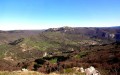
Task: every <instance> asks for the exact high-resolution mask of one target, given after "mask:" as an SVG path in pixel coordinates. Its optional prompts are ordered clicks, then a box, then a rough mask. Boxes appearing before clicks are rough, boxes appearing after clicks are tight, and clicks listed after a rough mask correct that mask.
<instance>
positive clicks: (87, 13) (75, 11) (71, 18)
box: [0, 0, 120, 30]
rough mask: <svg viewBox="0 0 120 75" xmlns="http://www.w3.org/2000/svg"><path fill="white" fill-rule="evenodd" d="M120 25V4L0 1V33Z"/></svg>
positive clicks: (115, 0)
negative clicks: (64, 27)
mask: <svg viewBox="0 0 120 75" xmlns="http://www.w3.org/2000/svg"><path fill="white" fill-rule="evenodd" d="M119 25H120V0H0V30H19V29H47V28H53V27H54V28H56V27H62V26H70V27H109V26H119Z"/></svg>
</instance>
